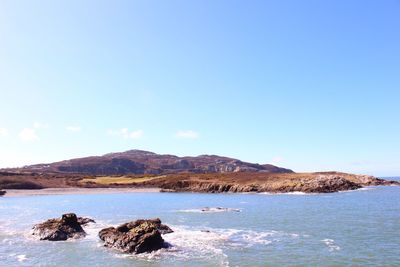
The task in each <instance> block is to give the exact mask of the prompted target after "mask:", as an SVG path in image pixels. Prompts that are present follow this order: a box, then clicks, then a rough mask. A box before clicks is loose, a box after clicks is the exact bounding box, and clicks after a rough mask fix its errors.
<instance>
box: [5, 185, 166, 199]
mask: <svg viewBox="0 0 400 267" xmlns="http://www.w3.org/2000/svg"><path fill="white" fill-rule="evenodd" d="M6 191H7V193H6V194H5V195H4V196H3V197H24V196H44V195H86V194H121V193H157V192H160V189H159V188H155V187H154V188H78V187H68V188H45V189H33V190H27V189H8V190H6Z"/></svg>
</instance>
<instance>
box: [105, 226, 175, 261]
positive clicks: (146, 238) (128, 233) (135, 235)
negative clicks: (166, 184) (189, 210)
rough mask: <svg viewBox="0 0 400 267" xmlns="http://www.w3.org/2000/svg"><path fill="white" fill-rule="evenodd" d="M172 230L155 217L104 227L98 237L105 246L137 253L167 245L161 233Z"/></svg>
mask: <svg viewBox="0 0 400 267" xmlns="http://www.w3.org/2000/svg"><path fill="white" fill-rule="evenodd" d="M172 232H173V231H172V230H171V228H169V227H168V226H167V225H164V224H161V220H160V219H158V218H157V219H151V220H137V221H133V222H129V223H124V224H122V225H120V226H118V227H117V228H114V227H110V228H105V229H103V230H101V231H100V232H99V237H100V239H101V240H103V241H104V245H105V246H106V247H110V248H114V249H117V250H119V251H122V252H125V253H135V254H139V253H144V252H151V251H154V250H158V249H161V248H165V247H168V245H167V244H166V243H165V242H164V239H163V238H162V237H161V234H168V233H172Z"/></svg>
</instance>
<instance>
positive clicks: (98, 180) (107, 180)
mask: <svg viewBox="0 0 400 267" xmlns="http://www.w3.org/2000/svg"><path fill="white" fill-rule="evenodd" d="M162 177H164V176H148V177H128V176H100V177H95V178H85V179H82V180H80V181H79V183H81V184H85V183H95V184H100V185H110V184H135V183H142V182H146V181H150V180H153V179H157V178H162Z"/></svg>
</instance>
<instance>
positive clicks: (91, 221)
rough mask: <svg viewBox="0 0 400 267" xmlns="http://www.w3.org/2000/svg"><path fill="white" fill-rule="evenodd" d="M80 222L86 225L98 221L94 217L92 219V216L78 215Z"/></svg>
mask: <svg viewBox="0 0 400 267" xmlns="http://www.w3.org/2000/svg"><path fill="white" fill-rule="evenodd" d="M78 223H79V224H80V225H83V226H85V225H87V224H89V223H96V221H95V220H93V219H90V218H85V217H78Z"/></svg>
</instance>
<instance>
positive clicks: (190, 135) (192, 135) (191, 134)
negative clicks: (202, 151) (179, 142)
mask: <svg viewBox="0 0 400 267" xmlns="http://www.w3.org/2000/svg"><path fill="white" fill-rule="evenodd" d="M175 137H177V138H185V139H197V138H199V134H198V133H197V132H195V131H192V130H188V131H178V132H177V133H176V134H175Z"/></svg>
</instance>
